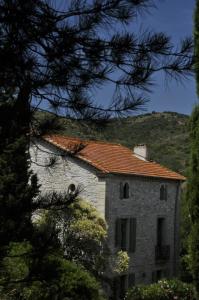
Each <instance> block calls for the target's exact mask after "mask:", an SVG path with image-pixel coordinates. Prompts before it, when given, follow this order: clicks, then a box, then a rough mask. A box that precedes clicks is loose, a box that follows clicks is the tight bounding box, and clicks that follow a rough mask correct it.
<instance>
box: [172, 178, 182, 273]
mask: <svg viewBox="0 0 199 300" xmlns="http://www.w3.org/2000/svg"><path fill="white" fill-rule="evenodd" d="M180 184H181V182H180V181H178V183H177V187H176V196H175V206H174V235H173V238H174V240H173V276H176V275H177V259H179V258H178V256H179V238H178V236H177V235H178V234H179V230H177V228H178V229H179V224H178V222H179V193H180ZM177 226H178V227H177Z"/></svg>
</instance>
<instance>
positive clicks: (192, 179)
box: [186, 0, 199, 299]
mask: <svg viewBox="0 0 199 300" xmlns="http://www.w3.org/2000/svg"><path fill="white" fill-rule="evenodd" d="M194 44H195V73H196V86H197V94H198V95H199V68H198V66H199V1H198V0H197V1H196V9H195V28H194ZM190 140H191V145H190V147H191V158H190V167H189V176H188V184H187V194H186V201H187V203H188V209H189V224H190V226H189V229H190V234H189V238H188V243H187V244H188V249H187V250H188V253H189V267H190V270H191V274H192V276H193V281H194V284H195V287H196V291H197V299H199V105H198V104H197V105H196V106H195V107H194V109H193V112H192V115H191V120H190Z"/></svg>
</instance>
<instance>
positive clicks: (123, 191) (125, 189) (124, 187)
mask: <svg viewBox="0 0 199 300" xmlns="http://www.w3.org/2000/svg"><path fill="white" fill-rule="evenodd" d="M128 198H129V184H128V183H127V182H125V184H123V183H122V182H121V183H120V199H128Z"/></svg>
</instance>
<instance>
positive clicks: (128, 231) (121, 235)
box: [115, 218, 136, 253]
mask: <svg viewBox="0 0 199 300" xmlns="http://www.w3.org/2000/svg"><path fill="white" fill-rule="evenodd" d="M115 246H116V247H118V248H119V249H121V250H124V251H128V252H131V253H133V252H135V250H136V219H135V218H128V219H127V218H121V219H120V218H118V219H117V220H116V228H115Z"/></svg>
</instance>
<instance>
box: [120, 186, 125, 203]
mask: <svg viewBox="0 0 199 300" xmlns="http://www.w3.org/2000/svg"><path fill="white" fill-rule="evenodd" d="M123 190H124V189H123V183H122V182H120V199H123V196H124V195H123V194H124V193H123Z"/></svg>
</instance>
